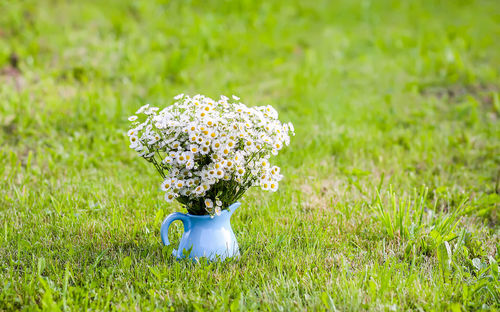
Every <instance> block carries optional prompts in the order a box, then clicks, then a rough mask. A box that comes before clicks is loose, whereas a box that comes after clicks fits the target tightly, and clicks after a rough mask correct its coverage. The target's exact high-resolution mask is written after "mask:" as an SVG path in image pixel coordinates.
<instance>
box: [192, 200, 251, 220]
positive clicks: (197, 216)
mask: <svg viewBox="0 0 500 312" xmlns="http://www.w3.org/2000/svg"><path fill="white" fill-rule="evenodd" d="M238 203H239V204H240V205H241V203H240V202H235V203H232V204H231V205H229V207H231V206H232V205H234V204H238ZM229 207H228V208H229ZM223 213H230V211H229V210H227V209H224V210H222V211H221V214H220V215H219V216H217V215H215V216H214V218H216V217H220V216H222V214H223ZM185 215H186V216H188V217H190V218H199V219H201V218H210V215H209V214H206V215H193V214H190V213H185Z"/></svg>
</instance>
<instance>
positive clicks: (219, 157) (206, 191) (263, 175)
mask: <svg viewBox="0 0 500 312" xmlns="http://www.w3.org/2000/svg"><path fill="white" fill-rule="evenodd" d="M174 99H175V103H173V104H172V105H170V106H167V107H166V108H164V109H163V110H161V111H159V108H157V107H150V106H149V104H148V105H145V106H143V107H141V108H140V109H139V110H138V111H137V112H136V115H134V116H130V117H129V120H130V121H131V122H132V125H131V127H130V130H129V131H128V136H129V138H130V148H132V149H134V150H135V151H137V152H138V153H139V156H141V157H143V158H144V159H146V160H147V161H148V162H150V163H152V164H153V165H154V166H155V168H156V170H157V171H158V172H159V174H160V175H161V177H162V178H163V182H162V184H161V190H162V191H164V192H165V200H166V201H168V202H171V201H173V200H177V201H178V202H180V203H181V204H182V205H184V206H185V208H186V209H187V210H188V212H189V213H190V214H193V215H205V214H210V215H218V214H220V212H221V209H226V208H227V207H229V206H230V205H231V204H233V203H234V202H236V201H237V200H238V199H239V198H240V197H241V196H242V195H243V194H244V192H245V191H246V190H247V189H248V188H249V187H251V186H260V187H261V188H262V189H263V190H270V191H276V190H277V189H278V183H279V181H280V180H281V179H282V178H283V176H282V175H281V174H280V168H279V167H277V166H272V165H271V164H270V162H269V158H270V156H271V154H272V155H277V154H278V152H279V151H280V150H281V149H282V148H283V146H285V145H288V144H289V143H290V135H291V134H292V135H294V128H293V125H292V124H291V123H285V124H283V123H281V122H280V121H279V120H278V112H277V111H276V110H275V109H274V108H273V107H271V106H259V107H247V106H246V105H245V104H243V103H241V102H239V98H238V97H236V96H233V100H231V99H229V98H228V97H225V96H221V98H220V99H219V100H218V101H215V100H213V99H211V98H209V97H206V96H203V95H196V96H194V97H189V96H187V95H183V94H180V95H178V96H176V97H175V98H174Z"/></svg>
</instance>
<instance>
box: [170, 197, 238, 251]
mask: <svg viewBox="0 0 500 312" xmlns="http://www.w3.org/2000/svg"><path fill="white" fill-rule="evenodd" d="M240 205H241V204H240V203H239V202H237V203H234V204H232V205H231V206H229V209H228V210H222V211H221V214H220V215H219V216H214V217H213V218H212V217H210V216H209V215H205V216H196V215H191V214H186V213H180V212H174V213H172V214H170V215H168V216H167V218H166V219H165V221H163V223H162V225H161V240H162V241H163V244H164V245H169V244H170V243H169V241H168V228H169V227H170V224H171V223H172V222H174V221H176V220H180V221H182V223H183V224H184V234H182V238H181V241H180V243H179V248H177V250H175V249H174V251H173V255H174V256H175V257H177V259H180V258H184V257H186V256H187V255H185V254H183V251H184V250H190V249H191V252H190V253H189V258H192V259H195V258H200V257H206V258H208V259H210V260H216V259H217V258H219V259H220V260H224V259H226V258H228V257H238V256H239V255H240V251H239V248H238V242H237V241H236V237H235V236H234V233H233V229H232V228H231V223H230V219H231V215H232V214H233V213H234V211H235V210H236V209H237V208H238V207H239V206H240Z"/></svg>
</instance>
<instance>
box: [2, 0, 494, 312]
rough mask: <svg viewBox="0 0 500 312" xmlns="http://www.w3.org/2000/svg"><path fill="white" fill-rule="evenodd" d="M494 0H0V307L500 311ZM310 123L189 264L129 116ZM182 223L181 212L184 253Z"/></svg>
mask: <svg viewBox="0 0 500 312" xmlns="http://www.w3.org/2000/svg"><path fill="white" fill-rule="evenodd" d="M499 20H500V5H499V3H498V1H494V0H492V1H479V0H478V1H466V0H463V1H396V0H394V1H347V0H345V1H248V0H244V1H168V0H156V1H121V0H114V1H58V0H52V1H49V0H46V1H13V0H6V1H1V2H0V290H1V291H0V310H6V311H10V310H21V309H26V310H50V311H55V310H57V309H59V310H87V309H92V310H107V309H109V310H121V311H129V310H146V311H148V310H156V309H164V310H199V311H205V310H225V311H228V310H232V311H238V310H283V311H289V310H299V311H300V310H306V309H307V310H312V311H313V310H339V311H359V310H373V311H391V310H394V311H396V310H398V311H399V310H426V311H430V310H449V311H461V310H477V309H485V310H498V309H500V294H499V293H500V286H499V285H500V282H499V281H500V275H499V273H498V262H499V261H500V244H499V237H500V224H499V208H500V124H499V118H500V53H499V51H500V41H499V38H500V24H499V22H498V21H499ZM181 92H182V93H187V94H191V95H194V94H197V93H202V94H206V95H208V96H211V97H218V96H219V95H220V94H226V95H228V96H230V95H232V94H237V95H239V96H240V97H241V98H242V100H243V101H244V102H245V103H246V104H247V105H250V106H252V105H265V104H271V105H273V106H274V107H276V109H277V110H278V111H279V112H280V120H282V121H292V122H293V123H294V125H295V129H296V133H297V135H296V136H295V137H293V138H292V144H291V146H289V147H288V148H287V149H286V150H285V151H284V152H283V153H281V154H280V155H279V156H278V157H277V159H275V162H277V163H278V165H279V166H281V168H282V173H283V174H284V175H285V178H284V180H283V181H282V183H281V184H280V189H279V191H278V192H277V193H265V192H263V191H259V190H251V191H249V192H248V193H247V194H246V195H245V197H244V198H243V200H242V207H241V208H240V209H239V210H238V211H237V212H236V213H235V214H234V216H233V218H232V225H233V229H234V231H235V233H236V237H237V239H238V241H239V244H240V248H241V252H242V256H241V259H240V260H239V261H227V262H224V263H211V264H206V263H200V264H196V263H191V262H189V261H176V260H174V259H173V258H172V257H171V256H170V254H171V251H172V247H164V246H162V244H161V240H160V235H159V229H160V224H161V221H162V220H163V219H164V218H165V216H166V215H168V214H169V213H171V212H174V211H181V207H180V206H179V205H178V204H167V203H166V202H165V201H164V200H163V196H162V194H163V193H162V192H161V191H160V189H159V187H160V183H161V178H160V176H159V175H158V174H157V173H156V172H155V170H154V168H153V167H152V166H149V164H147V163H146V162H145V161H144V160H142V159H140V158H138V157H137V156H136V153H135V152H134V151H132V150H130V149H129V148H128V143H129V142H128V138H127V137H126V135H125V132H126V130H127V129H128V124H129V122H128V121H127V117H128V116H129V115H131V114H133V113H134V112H135V111H136V110H137V108H139V107H140V106H142V105H144V104H146V103H151V104H152V105H155V106H165V105H168V104H170V103H171V99H172V97H173V96H175V95H176V94H178V93H181ZM181 234H182V224H181V223H179V222H177V223H174V224H173V229H172V230H171V232H170V238H171V240H172V241H173V245H174V246H176V245H177V243H178V242H179V239H180V236H181Z"/></svg>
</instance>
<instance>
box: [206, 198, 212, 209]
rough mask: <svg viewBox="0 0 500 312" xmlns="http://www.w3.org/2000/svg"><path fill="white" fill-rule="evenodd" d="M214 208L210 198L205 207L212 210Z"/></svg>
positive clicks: (207, 199)
mask: <svg viewBox="0 0 500 312" xmlns="http://www.w3.org/2000/svg"><path fill="white" fill-rule="evenodd" d="M213 206H214V202H213V201H212V200H211V199H210V198H206V199H205V207H207V208H209V209H210V208H212V207H213Z"/></svg>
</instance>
